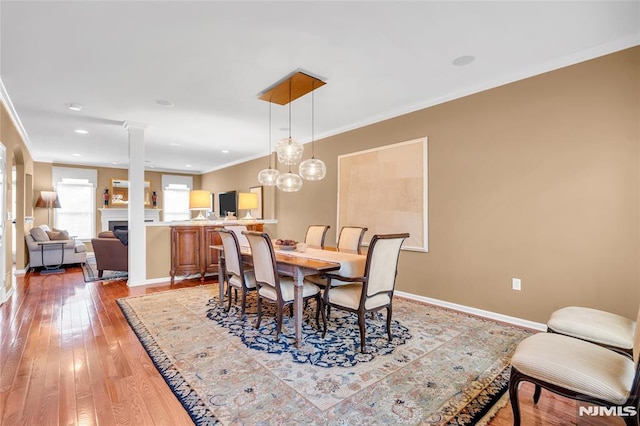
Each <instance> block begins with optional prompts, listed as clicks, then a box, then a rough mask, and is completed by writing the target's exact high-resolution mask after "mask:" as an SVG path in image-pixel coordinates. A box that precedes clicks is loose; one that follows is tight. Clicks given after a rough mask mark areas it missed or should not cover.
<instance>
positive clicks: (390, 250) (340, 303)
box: [322, 233, 409, 353]
mask: <svg viewBox="0 0 640 426" xmlns="http://www.w3.org/2000/svg"><path fill="white" fill-rule="evenodd" d="M406 238H409V234H407V233H404V234H387V235H374V236H373V238H372V239H371V243H370V244H369V250H368V251H367V259H366V262H365V267H364V275H363V276H362V277H357V278H347V277H341V276H339V275H334V274H331V273H328V274H327V288H326V289H325V291H324V304H325V305H326V306H327V307H329V306H332V307H334V308H337V309H341V310H345V311H348V312H354V313H356V314H357V316H358V326H359V328H360V350H361V352H363V353H364V350H365V341H366V337H365V332H366V325H365V314H366V313H367V312H373V311H378V310H380V309H383V308H386V309H387V335H388V337H389V341H391V340H392V339H393V337H392V335H391V315H392V313H393V309H392V303H393V290H394V288H395V285H396V275H397V274H398V259H399V257H400V248H401V246H402V243H403V242H404V240H405V239H406ZM334 278H337V279H340V280H341V281H350V282H351V283H350V284H345V285H341V286H339V287H332V286H331V280H332V279H334ZM322 320H323V321H324V323H323V324H324V331H323V334H322V335H323V337H324V335H325V334H326V333H327V321H326V317H325V316H324V315H323V317H322Z"/></svg>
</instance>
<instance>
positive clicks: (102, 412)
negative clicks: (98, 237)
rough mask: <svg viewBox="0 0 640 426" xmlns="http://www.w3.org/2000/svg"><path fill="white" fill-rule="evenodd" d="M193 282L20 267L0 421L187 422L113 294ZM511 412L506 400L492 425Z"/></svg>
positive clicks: (0, 314) (3, 323)
mask: <svg viewBox="0 0 640 426" xmlns="http://www.w3.org/2000/svg"><path fill="white" fill-rule="evenodd" d="M196 285H200V281H199V280H185V281H179V282H176V284H174V285H173V286H172V285H169V283H167V284H163V285H154V286H144V287H134V288H128V287H127V286H126V284H125V283H124V282H123V281H111V282H97V283H85V282H84V280H83V278H82V271H81V269H80V268H79V267H69V268H67V270H66V272H65V273H64V274H55V275H40V274H39V273H38V272H34V273H29V274H27V275H26V276H24V277H18V290H17V291H16V293H15V294H13V295H12V297H11V298H10V299H9V300H8V301H7V302H6V303H5V304H3V305H2V307H0V368H1V374H0V424H1V425H94V424H101V425H115V424H118V425H172V426H173V425H189V424H193V423H192V422H191V419H190V417H189V416H188V414H187V413H186V411H185V410H184V409H183V408H182V405H181V404H180V402H179V401H178V400H177V399H176V398H175V396H174V395H173V393H172V392H171V390H170V389H169V387H168V386H167V384H166V383H165V381H164V379H163V378H162V376H160V374H159V373H158V371H157V370H156V369H155V367H154V365H153V363H152V362H151V360H150V359H149V357H148V355H147V353H146V352H145V350H144V349H143V347H142V346H141V345H140V342H139V341H138V339H137V337H136V335H135V334H134V333H133V331H132V330H131V328H130V327H129V325H128V323H127V321H126V319H125V318H124V316H123V315H122V312H121V311H120V308H119V307H118V305H117V304H116V302H115V301H116V299H118V298H121V297H126V296H132V295H140V294H145V293H152V292H156V291H166V290H170V289H173V288H183V287H193V286H196ZM531 395H532V387H530V386H527V385H526V384H525V385H524V386H523V388H522V389H521V401H522V417H523V425H570V424H579V425H610V424H616V425H622V424H624V423H623V422H622V421H620V419H618V418H604V419H603V418H600V419H595V421H592V420H593V419H580V421H579V422H578V421H577V417H576V412H577V409H576V404H575V403H574V402H573V401H570V400H567V399H565V398H562V397H557V396H553V395H552V394H550V393H548V392H545V393H543V395H542V397H541V400H540V402H539V404H538V405H537V407H534V406H533V405H532V402H531ZM587 420H589V421H590V422H588V423H587ZM512 421H513V420H512V415H511V407H510V406H509V405H507V406H506V407H505V408H503V409H501V410H500V411H499V412H498V414H497V415H496V417H495V418H494V419H493V420H492V421H491V423H490V425H494V426H503V425H511V424H512Z"/></svg>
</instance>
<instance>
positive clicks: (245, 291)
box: [240, 289, 247, 318]
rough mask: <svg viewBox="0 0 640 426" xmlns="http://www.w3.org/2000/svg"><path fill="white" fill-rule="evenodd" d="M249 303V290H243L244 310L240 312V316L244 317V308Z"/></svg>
mask: <svg viewBox="0 0 640 426" xmlns="http://www.w3.org/2000/svg"><path fill="white" fill-rule="evenodd" d="M246 304H247V290H246V289H243V290H242V311H241V312H240V318H242V317H244V309H245V306H246Z"/></svg>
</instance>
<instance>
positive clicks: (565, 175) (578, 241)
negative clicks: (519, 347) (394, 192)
mask: <svg viewBox="0 0 640 426" xmlns="http://www.w3.org/2000/svg"><path fill="white" fill-rule="evenodd" d="M639 123H640V47H636V48H633V49H628V50H625V51H621V52H618V53H615V54H612V55H608V56H605V57H602V58H597V59H595V60H591V61H587V62H584V63H581V64H577V65H574V66H571V67H567V68H563V69H560V70H557V71H554V72H550V73H546V74H543V75H539V76H536V77H533V78H529V79H526V80H522V81H519V82H515V83H512V84H508V85H505V86H502V87H498V88H495V89H492V90H488V91H485V92H481V93H478V94H474V95H471V96H467V97H465V98H461V99H457V100H455V101H451V102H447V103H444V104H441V105H437V106H434V107H431V108H427V109H424V110H421V111H417V112H414V113H411V114H406V115H403V116H400V117H397V118H393V119H390V120H386V121H383V122H380V123H376V124H373V125H369V126H366V127H363V128H360V129H356V130H353V131H349V132H345V133H342V134H340V135H336V136H333V137H329V138H327V139H324V140H321V141H318V142H316V147H315V148H316V157H317V158H320V159H322V160H323V161H325V163H326V164H327V169H328V173H327V177H326V178H325V179H324V180H322V181H320V182H305V184H304V186H303V189H302V191H301V192H299V193H292V194H288V193H282V192H277V191H276V192H275V193H274V194H272V195H270V196H268V197H267V196H265V198H268V199H266V200H265V203H267V204H268V205H269V206H270V208H272V209H273V211H274V216H273V217H275V218H277V219H278V226H277V227H273V228H270V229H268V230H267V231H268V232H269V233H270V234H272V236H277V237H286V238H295V239H302V238H303V237H304V231H305V230H306V227H307V225H308V224H318V223H326V224H330V225H331V226H332V228H331V230H330V233H329V235H328V240H327V241H328V244H332V243H335V231H336V230H335V224H336V208H337V204H336V188H337V177H336V176H337V169H336V168H337V157H338V155H341V154H345V153H350V152H355V151H360V150H364V149H368V148H373V147H378V146H383V145H387V144H392V143H397V142H402V141H407V140H411V139H415V138H419V137H423V136H427V137H428V138H429V249H430V251H429V253H417V252H402V254H401V256H400V266H399V274H398V281H397V289H398V290H401V291H405V292H409V293H413V294H417V295H420V296H425V297H431V298H436V299H441V300H445V301H448V302H453V303H458V304H462V305H467V306H471V307H475V308H479V309H485V310H489V311H493V312H497V313H501V314H505V315H511V316H515V317H519V318H523V319H527V320H532V321H539V322H546V320H547V318H548V316H549V314H550V313H551V312H552V311H553V310H554V309H556V308H559V307H562V306H567V305H584V306H591V307H595V308H599V309H605V310H609V311H612V312H616V313H619V314H622V315H626V316H628V317H630V318H635V316H636V313H637V311H638V304H639V302H640V298H639V271H638V265H639V263H638V260H639V254H640V253H639V243H640V227H639V224H640V211H639V201H640V193H639V189H640V188H639V183H640V182H639V171H640V169H639V159H640V155H639V154H640V153H639V149H638V148H639V143H640V124H639ZM305 154H306V155H305V158H308V156H309V149H308V148H307V149H306V153H305ZM265 164H266V159H259V160H255V161H251V162H248V163H245V164H241V165H237V166H234V167H230V168H228V169H224V170H220V171H216V172H212V173H207V174H205V175H203V176H202V186H203V188H205V189H209V190H211V191H214V192H219V191H227V190H233V189H236V190H246V189H248V188H249V187H250V186H255V185H257V178H256V176H257V173H258V172H259V171H260V170H261V169H262V168H264V166H265ZM265 217H270V216H268V215H265ZM398 231H402V229H398ZM513 277H517V278H520V279H522V291H514V290H511V278H513Z"/></svg>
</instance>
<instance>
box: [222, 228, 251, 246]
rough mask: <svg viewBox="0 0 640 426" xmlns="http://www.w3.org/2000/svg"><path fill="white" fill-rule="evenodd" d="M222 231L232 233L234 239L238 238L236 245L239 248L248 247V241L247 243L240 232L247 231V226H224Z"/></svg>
mask: <svg viewBox="0 0 640 426" xmlns="http://www.w3.org/2000/svg"><path fill="white" fill-rule="evenodd" d="M224 229H228V230H229V231H231V232H233V233H234V234H236V237H238V244H240V245H241V246H246V247H248V246H249V241H247V237H245V236H244V235H243V234H242V232H243V231H246V230H247V226H246V225H225V226H224Z"/></svg>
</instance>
